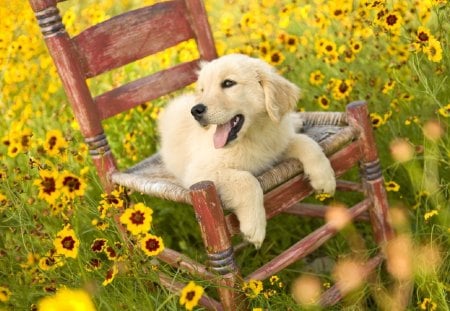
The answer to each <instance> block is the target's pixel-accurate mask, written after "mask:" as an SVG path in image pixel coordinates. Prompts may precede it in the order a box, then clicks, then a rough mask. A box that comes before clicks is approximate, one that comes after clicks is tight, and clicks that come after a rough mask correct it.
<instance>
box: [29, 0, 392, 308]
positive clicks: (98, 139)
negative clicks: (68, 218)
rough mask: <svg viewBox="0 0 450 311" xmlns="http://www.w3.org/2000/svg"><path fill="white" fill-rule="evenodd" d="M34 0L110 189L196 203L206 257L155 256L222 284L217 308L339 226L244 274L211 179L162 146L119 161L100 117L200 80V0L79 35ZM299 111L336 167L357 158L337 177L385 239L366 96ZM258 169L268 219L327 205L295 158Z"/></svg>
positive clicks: (332, 297) (335, 296)
mask: <svg viewBox="0 0 450 311" xmlns="http://www.w3.org/2000/svg"><path fill="white" fill-rule="evenodd" d="M29 2H30V4H31V7H32V8H33V10H34V12H35V15H36V18H37V20H38V23H39V25H40V27H41V30H42V33H43V35H44V39H45V42H46V44H47V47H48V50H49V52H50V54H51V56H52V58H53V61H54V63H55V65H56V68H57V69H58V73H59V75H60V78H61V80H62V83H63V86H64V89H65V91H66V94H67V97H68V99H69V102H70V103H71V105H72V108H73V111H74V115H75V117H76V118H77V121H78V123H79V125H80V131H81V133H82V135H83V136H84V138H85V141H86V143H87V145H88V146H89V152H90V154H91V157H92V160H93V163H94V165H95V168H96V169H97V172H98V175H99V177H100V179H101V182H102V185H103V187H104V190H105V191H107V192H108V191H111V190H113V189H114V187H115V186H116V185H117V184H120V185H124V186H126V187H127V188H130V189H133V190H134V191H138V192H142V193H145V194H148V195H150V196H154V197H158V198H162V199H166V200H171V201H175V202H182V203H188V204H190V205H192V207H193V209H194V211H195V213H196V220H197V222H198V225H199V227H200V231H201V235H202V239H203V243H204V245H205V249H204V252H205V253H206V255H207V258H208V262H207V264H205V263H199V262H196V261H194V260H192V259H189V258H188V257H186V256H185V255H183V254H181V253H179V252H176V251H174V250H173V249H170V248H169V247H167V248H166V249H165V250H164V251H163V252H162V253H161V254H160V255H158V259H160V260H161V261H163V262H165V263H166V264H168V265H171V266H174V267H176V268H179V269H182V270H184V271H186V272H189V273H191V274H194V275H196V276H197V277H202V278H204V279H206V280H209V281H211V282H213V283H215V284H216V285H217V286H216V288H217V291H218V296H219V299H218V300H215V299H212V298H210V297H208V296H207V295H203V297H202V298H201V300H200V304H202V305H203V306H205V307H207V308H208V309H212V310H236V309H240V308H243V307H244V306H245V303H242V296H241V295H239V292H238V291H237V290H235V288H236V287H239V284H240V282H241V281H242V280H249V279H259V280H263V279H265V278H268V277H270V276H271V275H273V274H275V273H278V272H279V271H280V270H282V269H284V268H286V267H287V266H289V265H290V264H292V263H293V262H295V261H297V260H299V259H301V258H304V257H305V256H307V255H308V254H310V253H312V252H313V251H314V250H316V249H317V248H318V247H319V246H320V245H322V244H323V243H325V242H326V241H327V240H329V239H330V238H331V237H332V236H334V235H335V234H336V233H337V231H338V230H337V228H336V227H334V226H333V224H332V223H325V224H324V225H322V226H320V227H319V228H317V229H316V230H314V231H313V232H311V233H310V234H309V235H308V236H306V237H304V238H303V239H301V240H299V241H298V242H296V243H294V244H293V245H292V246H291V247H289V248H288V249H286V250H285V251H284V252H282V253H281V254H279V255H278V256H277V257H275V258H274V259H272V260H270V261H269V262H267V263H265V264H264V265H263V266H261V267H260V268H258V269H257V270H255V271H253V272H251V273H249V274H248V275H246V276H242V275H241V274H240V269H239V267H237V265H236V263H235V259H234V246H233V245H232V243H231V241H232V240H231V236H232V235H234V234H239V223H238V220H237V218H236V217H235V216H234V215H233V214H228V215H224V212H223V209H222V204H221V202H220V198H219V196H218V195H217V191H216V188H215V186H214V184H213V183H212V182H208V181H203V182H200V183H198V184H195V185H192V186H191V188H190V189H185V188H183V187H181V186H180V185H179V184H178V183H177V181H176V179H175V178H174V177H173V176H171V175H170V174H169V173H168V172H167V170H166V168H165V167H164V165H163V163H162V162H161V158H160V157H159V155H158V154H155V155H152V156H150V157H149V158H147V159H145V160H143V161H142V162H140V163H138V164H136V165H135V166H133V167H131V168H129V169H123V170H120V169H119V168H118V167H117V165H116V161H115V158H114V155H113V152H112V150H111V148H110V147H109V143H108V140H107V137H106V134H105V132H104V130H103V124H102V121H103V120H105V119H108V118H109V117H112V116H114V115H116V114H118V113H121V112H124V111H127V110H128V109H131V108H133V107H136V106H138V105H139V104H141V103H144V102H146V101H149V100H153V99H155V98H158V97H160V96H162V95H165V94H168V93H170V92H173V91H176V90H179V89H181V88H183V87H185V86H187V85H189V84H191V83H193V82H195V80H196V70H197V67H198V63H199V61H200V60H212V59H214V58H216V57H217V52H216V49H215V44H214V41H213V37H212V33H211V30H210V27H209V24H208V18H207V16H206V12H205V8H204V6H203V3H202V2H201V0H175V1H165V2H162V3H157V4H155V5H152V6H148V7H144V8H141V9H137V10H134V11H131V12H126V13H123V14H121V15H118V16H115V17H112V18H111V19H109V20H107V21H105V22H103V23H100V24H97V25H94V26H92V27H90V28H88V29H85V30H84V31H82V32H81V33H80V34H79V35H77V36H75V37H73V38H71V37H69V35H68V34H67V32H66V31H65V28H64V25H63V24H62V19H61V16H60V15H59V11H58V8H57V2H60V0H29ZM189 39H194V40H195V41H196V43H197V47H198V50H199V55H200V58H199V59H197V60H193V61H190V62H186V63H183V64H179V65H177V66H174V67H171V68H168V69H166V70H163V71H161V72H157V73H154V74H153V75H150V76H147V77H144V78H140V79H138V80H135V81H132V82H129V83H128V84H125V85H122V86H120V87H117V88H115V89H113V90H111V91H108V92H106V93H104V94H101V95H98V96H96V97H94V96H93V95H92V94H91V92H90V90H89V87H88V85H87V83H86V80H87V79H88V78H91V77H95V76H97V75H99V74H101V73H103V72H106V71H108V70H111V69H114V68H118V67H120V66H123V65H126V64H128V63H131V62H134V61H136V60H138V59H141V58H143V57H145V56H147V55H151V54H154V53H157V52H159V51H162V50H164V49H167V48H169V47H171V46H174V45H176V44H178V43H180V42H183V41H186V40H189ZM299 116H300V117H301V119H302V120H303V127H302V128H301V129H299V130H301V131H303V132H305V133H306V134H307V135H309V136H311V137H312V138H314V139H315V140H316V141H318V142H319V143H320V145H321V147H322V148H323V150H324V151H325V153H326V154H327V156H328V157H329V159H330V162H331V165H332V167H333V169H334V171H335V174H336V176H337V177H339V176H342V175H343V174H344V173H345V172H347V171H348V170H350V169H351V168H353V167H355V166H356V167H358V166H359V167H360V171H361V173H362V174H361V178H360V180H358V181H356V182H355V181H341V180H338V182H337V190H338V191H358V192H361V193H362V194H363V196H364V198H363V199H362V200H361V201H359V202H357V203H355V204H354V205H353V206H351V207H349V209H348V213H349V216H350V217H351V218H352V219H356V218H362V219H370V226H371V228H372V229H373V234H374V237H375V241H376V242H377V243H378V244H379V245H380V246H382V245H383V244H384V243H385V242H386V241H387V240H388V239H390V237H391V236H392V234H393V233H392V229H391V226H390V224H389V222H388V217H387V212H388V203H387V199H386V193H385V189H384V182H383V178H382V174H381V168H380V163H379V160H378V154H377V150H376V147H375V142H374V138H373V133H372V127H371V123H370V120H369V112H368V110H367V105H366V104H365V103H363V102H355V103H351V104H349V105H348V106H347V109H346V111H345V112H302V113H299ZM257 178H258V180H259V182H260V184H261V187H262V189H263V190H264V208H265V210H266V217H267V219H270V218H272V217H274V216H275V215H277V214H279V213H290V214H293V215H307V216H317V217H323V216H324V215H325V213H326V211H327V208H328V207H327V206H320V205H310V204H302V203H301V201H302V200H303V199H304V198H306V197H308V196H309V195H311V194H312V193H313V190H312V188H311V186H310V185H309V182H308V180H307V178H306V177H305V176H304V175H303V174H302V166H301V164H300V163H299V162H298V161H297V160H293V159H289V160H286V161H284V162H282V163H278V164H277V165H274V167H273V168H272V169H270V170H268V171H266V172H264V173H263V174H262V175H261V176H258V177H257ZM299 202H300V203H299ZM168 246H170V245H168ZM382 258H383V256H382V254H380V255H376V256H374V257H373V258H372V259H370V260H368V261H367V264H366V266H365V272H364V273H366V274H367V275H368V274H369V272H370V271H372V270H373V269H375V267H377V265H378V264H379V263H380V262H382ZM159 278H160V284H161V285H163V286H166V287H167V288H169V289H170V290H172V291H175V292H179V291H180V290H181V288H182V287H183V286H184V285H183V284H181V283H179V282H177V281H176V280H174V279H172V278H171V277H168V276H166V275H164V274H161V275H160V276H159ZM339 288H340V286H339V284H336V285H335V286H334V287H332V288H331V289H330V290H328V291H327V292H326V293H325V294H324V295H323V296H322V298H321V301H320V303H321V304H322V305H331V304H334V303H336V302H337V301H338V300H339V299H340V298H341V293H340V292H339Z"/></svg>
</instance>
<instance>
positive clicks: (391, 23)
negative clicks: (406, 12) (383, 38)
mask: <svg viewBox="0 0 450 311" xmlns="http://www.w3.org/2000/svg"><path fill="white" fill-rule="evenodd" d="M402 23H403V18H402V16H401V15H400V13H399V12H388V13H387V14H386V15H385V16H384V19H383V25H384V27H386V29H388V30H390V31H397V30H399V29H400V27H401V26H402Z"/></svg>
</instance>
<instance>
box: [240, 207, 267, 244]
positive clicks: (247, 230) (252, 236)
mask: <svg viewBox="0 0 450 311" xmlns="http://www.w3.org/2000/svg"><path fill="white" fill-rule="evenodd" d="M249 216H250V215H249ZM238 218H239V217H238ZM239 222H240V227H239V228H240V230H241V232H242V234H243V236H244V239H245V240H246V241H248V242H250V243H252V244H253V245H254V246H255V248H256V249H259V248H260V247H261V244H262V242H263V241H264V238H265V236H266V214H265V211H264V209H262V211H261V212H257V213H255V214H254V215H253V217H245V218H243V219H239Z"/></svg>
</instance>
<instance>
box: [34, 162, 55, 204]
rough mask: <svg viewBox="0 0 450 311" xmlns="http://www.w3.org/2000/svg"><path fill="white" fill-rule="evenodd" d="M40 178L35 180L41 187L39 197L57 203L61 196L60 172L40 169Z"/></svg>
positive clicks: (35, 183)
mask: <svg viewBox="0 0 450 311" xmlns="http://www.w3.org/2000/svg"><path fill="white" fill-rule="evenodd" d="M39 176H40V179H36V180H35V181H34V183H33V184H34V185H36V186H38V187H39V194H38V198H40V199H43V200H45V201H47V202H48V203H50V204H53V203H55V201H56V199H57V198H58V197H59V196H60V192H59V189H58V183H57V181H58V172H57V171H47V170H41V171H39Z"/></svg>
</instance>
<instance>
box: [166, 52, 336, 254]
mask: <svg viewBox="0 0 450 311" xmlns="http://www.w3.org/2000/svg"><path fill="white" fill-rule="evenodd" d="M225 80H230V81H233V82H235V85H233V86H231V87H224V86H223V82H224V81H225ZM299 93H300V90H299V89H298V87H297V86H295V85H294V84H292V83H291V82H289V81H288V80H286V79H285V78H283V77H281V76H280V75H278V74H277V73H276V72H275V70H274V69H273V68H272V67H271V66H270V65H268V64H267V63H265V62H263V61H261V60H258V59H254V58H250V57H248V56H245V55H240V54H231V55H227V56H223V57H221V58H218V59H216V60H213V61H211V62H209V63H205V64H203V65H202V68H201V70H200V72H199V76H198V81H197V89H196V92H195V94H187V95H182V96H180V97H178V98H176V99H174V100H173V101H172V102H170V103H169V104H168V106H167V107H166V108H165V110H164V111H163V112H162V114H161V116H160V120H159V131H160V135H161V150H160V153H161V155H162V158H163V161H164V163H165V165H166V166H167V168H168V169H169V171H170V172H171V173H173V174H174V175H175V176H176V177H177V178H178V179H179V180H180V182H181V183H182V184H183V185H184V186H185V187H190V186H191V185H192V184H194V183H197V182H200V181H203V180H211V181H213V182H214V183H215V184H216V187H217V189H218V191H219V195H220V197H221V200H222V202H223V204H224V206H225V207H226V208H228V209H230V210H231V211H232V212H234V213H235V214H236V216H237V218H238V219H239V222H240V230H241V232H242V234H243V235H244V238H245V239H246V240H248V241H249V242H251V243H253V244H254V245H255V247H257V248H258V247H260V245H261V243H262V242H263V240H264V237H265V232H266V216H265V211H264V207H263V192H262V189H261V187H260V185H259V183H258V181H257V179H256V178H255V177H254V176H255V175H258V174H260V173H261V172H263V171H264V170H266V169H268V168H270V167H271V165H273V164H274V163H275V162H277V161H280V160H281V159H283V158H289V157H295V158H297V159H299V160H300V161H301V162H302V164H303V166H304V170H305V173H306V175H308V176H309V179H310V182H311V185H312V187H313V188H314V189H315V190H316V191H318V192H326V193H330V194H333V193H334V191H335V187H336V182H335V177H334V172H333V169H332V168H331V165H330V162H329V161H328V159H327V158H326V157H325V155H324V154H323V152H322V150H321V148H320V146H319V145H318V144H317V143H316V142H315V141H314V140H312V139H311V138H309V137H308V136H306V135H303V134H297V133H295V130H294V127H295V126H296V125H298V123H299V120H298V119H296V118H295V117H293V115H292V114H291V113H290V112H292V111H293V110H294V108H295V105H296V103H297V100H298V99H299ZM199 103H201V104H203V105H204V106H205V107H206V108H207V110H206V112H205V113H204V115H203V116H202V120H201V123H202V124H200V123H199V122H198V121H196V120H195V119H194V117H193V116H192V115H191V109H192V108H193V107H194V106H196V105H198V104H199ZM237 114H241V115H243V116H244V118H245V121H244V124H243V126H242V129H241V130H240V131H239V132H238V135H237V138H236V139H234V140H232V141H231V142H229V143H228V144H227V145H226V146H225V147H223V148H218V149H216V148H215V147H214V143H213V135H214V132H215V131H216V127H217V124H224V123H227V122H228V121H229V120H231V119H232V118H233V117H234V116H235V115H237Z"/></svg>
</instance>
